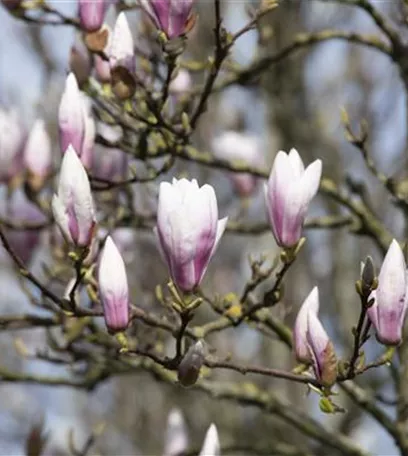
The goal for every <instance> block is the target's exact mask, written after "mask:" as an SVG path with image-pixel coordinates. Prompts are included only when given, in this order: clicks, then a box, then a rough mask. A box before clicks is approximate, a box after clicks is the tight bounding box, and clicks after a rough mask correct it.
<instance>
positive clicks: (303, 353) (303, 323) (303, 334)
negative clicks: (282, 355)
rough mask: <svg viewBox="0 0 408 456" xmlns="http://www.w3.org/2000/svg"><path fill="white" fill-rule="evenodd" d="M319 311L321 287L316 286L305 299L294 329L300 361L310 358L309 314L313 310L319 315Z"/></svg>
mask: <svg viewBox="0 0 408 456" xmlns="http://www.w3.org/2000/svg"><path fill="white" fill-rule="evenodd" d="M318 311H319V289H318V288H317V287H314V288H313V290H312V291H311V292H310V293H309V295H308V296H307V298H306V299H305V300H304V302H303V304H302V306H301V307H300V309H299V312H298V314H297V317H296V321H295V326H294V329H293V335H294V343H295V352H296V357H297V359H298V360H299V361H304V362H306V361H308V360H309V350H308V348H307V328H308V314H309V312H313V313H314V314H316V315H317V313H318Z"/></svg>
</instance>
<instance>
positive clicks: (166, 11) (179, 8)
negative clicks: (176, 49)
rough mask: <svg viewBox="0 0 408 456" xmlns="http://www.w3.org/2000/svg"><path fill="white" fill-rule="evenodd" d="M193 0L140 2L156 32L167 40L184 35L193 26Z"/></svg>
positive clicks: (149, 0) (141, 0) (150, 0)
mask: <svg viewBox="0 0 408 456" xmlns="http://www.w3.org/2000/svg"><path fill="white" fill-rule="evenodd" d="M194 2H195V0H140V4H141V5H142V7H143V8H144V10H145V11H146V12H147V14H148V15H149V16H150V18H151V20H152V21H153V22H154V24H155V25H156V27H157V28H158V30H160V31H162V32H163V33H164V34H165V35H166V37H167V38H168V39H169V40H172V39H174V38H177V37H179V36H182V35H184V34H186V33H187V32H188V31H189V30H191V28H192V27H193V26H194V22H195V17H194V15H193V14H192V8H193V4H194Z"/></svg>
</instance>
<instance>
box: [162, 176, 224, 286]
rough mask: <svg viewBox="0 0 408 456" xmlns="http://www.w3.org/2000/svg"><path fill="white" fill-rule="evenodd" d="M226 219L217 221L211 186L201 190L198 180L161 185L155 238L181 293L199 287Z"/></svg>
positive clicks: (215, 199) (182, 180) (214, 199)
mask: <svg viewBox="0 0 408 456" xmlns="http://www.w3.org/2000/svg"><path fill="white" fill-rule="evenodd" d="M227 219H228V218H227V217H226V218H223V219H221V220H218V207H217V198H216V196H215V192H214V189H213V187H211V185H208V184H206V185H203V186H202V187H201V188H200V187H199V186H198V183H197V181H196V180H195V179H193V180H192V181H189V180H187V179H180V180H177V179H173V183H172V184H170V183H169V182H162V183H161V184H160V190H159V204H158V211H157V227H156V228H155V234H156V237H157V241H158V246H159V248H160V250H161V252H162V255H163V257H164V259H165V261H166V262H167V265H168V268H169V270H170V275H171V278H172V280H173V282H174V283H175V284H176V285H177V286H178V287H179V288H180V289H181V290H183V291H187V292H188V291H192V290H194V288H195V287H197V286H198V285H199V284H200V282H201V280H202V278H203V276H204V274H205V271H206V269H207V267H208V263H209V262H210V259H211V257H212V255H213V254H214V252H215V250H216V248H217V245H218V242H219V240H220V239H221V236H222V234H223V232H224V230H225V227H226V224H227Z"/></svg>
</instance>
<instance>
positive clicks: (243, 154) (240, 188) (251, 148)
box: [212, 130, 264, 196]
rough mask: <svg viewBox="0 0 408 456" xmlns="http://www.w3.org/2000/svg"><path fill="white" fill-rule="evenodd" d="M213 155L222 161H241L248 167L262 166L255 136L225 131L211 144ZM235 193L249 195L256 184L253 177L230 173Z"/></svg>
mask: <svg viewBox="0 0 408 456" xmlns="http://www.w3.org/2000/svg"><path fill="white" fill-rule="evenodd" d="M212 149H213V151H214V155H215V156H216V157H218V158H221V159H223V160H228V161H233V160H241V161H244V162H246V163H247V164H248V165H249V166H257V167H261V166H263V164H264V161H263V156H262V151H261V144H260V142H259V140H258V138H256V137H255V136H251V135H248V134H245V133H241V132H237V131H232V130H231V131H225V132H224V133H222V134H221V135H219V136H217V137H216V138H215V139H214V140H213V142H212ZM230 178H231V181H232V183H233V185H234V188H235V190H236V192H237V193H238V194H239V195H241V196H249V195H251V194H252V193H253V192H254V191H255V189H256V187H257V184H258V179H257V178H256V177H255V176H252V175H251V174H247V173H230Z"/></svg>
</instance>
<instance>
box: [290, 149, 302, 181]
mask: <svg viewBox="0 0 408 456" xmlns="http://www.w3.org/2000/svg"><path fill="white" fill-rule="evenodd" d="M288 158H289V163H290V166H291V168H292V170H293V174H294V176H296V178H298V177H300V176H301V175H302V174H303V171H304V170H305V166H304V164H303V161H302V159H301V158H300V155H299V152H298V151H297V150H296V149H293V148H292V149H290V151H289V155H288Z"/></svg>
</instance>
